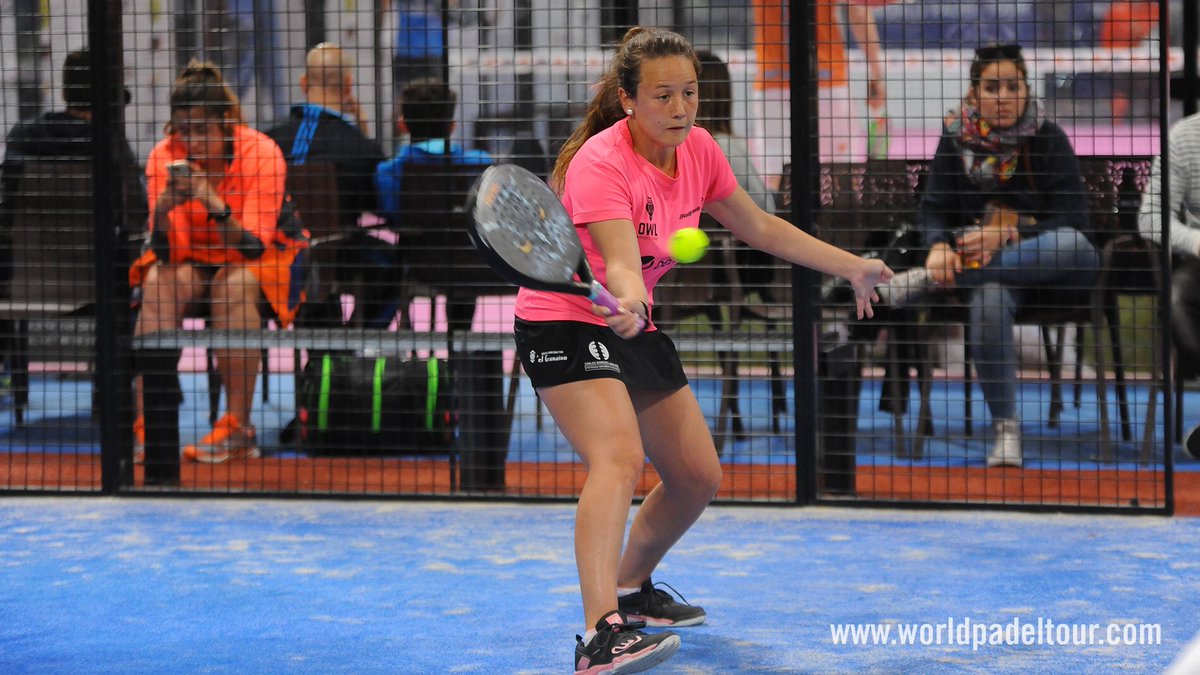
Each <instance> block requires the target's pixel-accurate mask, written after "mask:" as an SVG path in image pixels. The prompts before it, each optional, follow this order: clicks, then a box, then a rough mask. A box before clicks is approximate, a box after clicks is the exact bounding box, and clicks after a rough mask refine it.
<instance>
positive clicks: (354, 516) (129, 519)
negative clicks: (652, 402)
mask: <svg viewBox="0 0 1200 675" xmlns="http://www.w3.org/2000/svg"><path fill="white" fill-rule="evenodd" d="M573 517H574V511H573V507H572V506H570V505H562V504H551V505H522V504H499V505H497V504H461V503H458V504H451V503H446V502H337V501H300V500H292V501H254V500H182V499H167V500H160V499H141V498H122V499H111V498H86V497H83V498H81V497H44V498H42V497H39V498H35V497H12V498H6V499H3V500H0V672H3V673H13V674H19V673H63V674H72V675H74V674H77V673H122V674H124V673H154V674H161V673H237V674H242V673H320V674H322V675H325V674H331V673H431V674H444V673H488V674H491V673H517V674H527V675H533V674H539V673H566V672H570V669H571V667H572V653H573V651H572V650H573V643H574V635H575V634H576V633H578V632H580V631H581V630H582V629H583V625H582V623H583V621H582V617H581V609H580V602H579V593H578V587H577V583H576V578H575V568H574V562H573V558H572V553H571V551H572V548H571V546H572V545H571V528H572V523H573ZM1197 540H1200V520H1198V519H1180V518H1159V517H1140V518H1139V517H1120V516H1098V515H1086V516H1085V515H1073V516H1066V515H1050V514H1014V513H986V512H965V511H959V512H952V513H946V512H914V511H875V510H861V509H858V510H856V509H829V508H805V509H797V508H767V507H753V508H749V507H747V508H735V507H714V508H711V509H709V511H708V512H707V513H706V514H705V515H704V516H703V517H702V518H701V520H700V522H699V523H697V525H696V526H695V527H694V528H693V529H692V531H691V532H690V533H689V534H688V535H687V536H686V537H685V538H684V539H683V540H682V541H681V542H680V543H679V544H678V545H677V546H676V548H675V549H674V550H673V552H672V553H671V554H670V555H669V556H668V557H667V559H666V560H665V561H664V563H663V564H662V566H661V567H660V569H659V571H658V572H657V574H656V580H659V581H664V582H667V583H669V584H671V585H672V586H673V587H674V588H676V589H678V590H679V591H680V592H681V593H683V594H684V595H685V596H686V597H687V599H688V600H689V601H691V602H693V603H695V604H699V605H702V606H704V607H705V608H706V610H707V611H708V615H709V618H708V621H707V623H705V624H704V625H702V626H698V627H693V628H687V629H681V631H680V632H681V635H682V639H683V646H682V648H681V649H680V651H679V653H678V654H676V655H675V657H674V658H672V659H671V660H670V661H668V662H667V663H665V664H663V665H662V666H660V667H658V668H657V669H655V670H654V671H653V672H655V673H664V674H665V673H686V674H689V675H708V674H711V675H718V674H719V675H727V674H731V673H979V674H987V675H993V674H998V673H1021V674H1025V673H1157V672H1161V671H1162V670H1163V668H1164V667H1166V666H1167V664H1168V663H1169V662H1170V661H1171V660H1172V658H1174V656H1175V655H1176V654H1177V653H1178V652H1179V651H1180V650H1181V649H1182V648H1183V646H1184V644H1185V643H1187V642H1188V641H1189V640H1190V639H1191V638H1192V636H1193V634H1194V633H1195V632H1196V630H1197V627H1198V624H1197V620H1196V616H1197V614H1196V607H1197V606H1198V604H1200V584H1197V583H1196V579H1197V578H1200V562H1198V561H1197V557H1196V541H1197ZM1047 622H1051V623H1050V624H1049V626H1053V627H1052V628H1051V627H1048V624H1047ZM964 624H965V625H971V626H974V627H975V628H978V627H979V626H985V627H987V628H986V629H985V630H986V632H984V633H978V634H977V633H975V628H972V629H971V631H970V632H963V631H962V630H961V629H959V630H957V631H956V630H954V629H953V627H954V626H962V625H964ZM939 625H940V626H941V627H942V628H941V629H939V628H938V626H939ZM1024 625H1030V626H1035V627H1036V626H1041V628H1033V629H1031V630H1032V631H1034V632H1029V633H1028V635H1029V638H1028V639H1029V642H1028V643H1022V642H1021V641H1022V640H1023V639H1024V637H1023V634H1022V633H1020V632H1018V631H1019V630H1023V628H1021V627H1022V626H1024ZM1092 625H1096V626H1098V629H1089V627H1090V626H1092ZM831 626H832V628H831ZM872 626H874V627H875V628H874V629H873V630H874V631H875V632H874V633H870V634H868V633H859V635H861V636H867V635H874V636H876V638H875V640H874V641H879V642H882V643H880V644H875V643H873V642H874V641H873V640H871V639H870V638H868V637H864V641H865V642H867V644H859V645H851V644H839V643H835V640H834V638H833V634H834V631H835V630H837V631H839V634H842V635H847V636H848V635H850V634H849V633H842V632H841V631H844V630H847V628H846V627H850V629H853V630H860V631H861V630H868V629H869V628H870V627H872ZM886 626H891V629H886V630H887V633H886V636H885V637H886V639H880V636H884V635H885V634H884V633H883V632H882V631H883V630H885V629H884V628H881V627H886ZM1009 626H1016V628H1009ZM1062 626H1071V628H1070V629H1068V631H1067V632H1066V633H1063V632H1061V631H1060V630H1059V629H1061V627H1062ZM1077 626H1078V627H1082V628H1077ZM861 627H867V628H861ZM1110 627H1115V629H1112V630H1110ZM939 630H940V633H939V632H938V631H939ZM1006 630H1007V631H1009V632H1010V633H1012V635H1013V637H1014V638H1015V642H1016V643H1015V644H1014V643H1005V642H1004V640H1005V639H1006V637H1005V635H1004V631H1006ZM1072 630H1073V631H1074V633H1071V631H1072ZM901 631H904V635H907V636H909V638H911V640H912V641H914V642H915V643H916V644H899V642H900V641H902V640H904V639H905V638H902V637H900V636H901ZM991 631H997V632H996V633H995V634H996V635H997V637H996V638H994V640H995V641H996V643H992V640H993V638H992V637H990V636H991V635H992V632H991ZM1039 631H1040V633H1039ZM956 633H957V634H959V635H956ZM1039 634H1040V635H1041V636H1042V637H1041V641H1042V643H1041V644H1038V643H1037V641H1036V640H1037V638H1036V636H1037V635H1039ZM937 635H940V636H941V644H938V642H937V637H936V636H937ZM977 635H982V636H984V637H985V640H984V641H985V642H987V643H986V644H978V645H973V644H971V643H972V642H973V641H975V640H976V637H977ZM1072 635H1077V636H1078V638H1079V639H1078V640H1076V639H1074V638H1073V637H1072ZM951 636H955V637H953V638H952V637H951ZM960 636H961V637H962V638H963V639H964V641H965V642H966V643H965V644H961V643H958V642H956V640H957V639H958V637H960ZM1064 636H1065V637H1066V640H1065V642H1067V644H1058V641H1059V640H1058V638H1060V637H1064ZM1109 636H1114V637H1115V639H1116V641H1117V643H1116V644H1113V643H1112V642H1111V641H1109V640H1108V637H1109ZM922 638H928V640H923V639H922ZM1047 638H1048V640H1049V641H1053V642H1055V644H1047ZM847 639H850V638H849V637H847ZM1097 639H1099V640H1102V641H1104V642H1105V643H1104V644H1100V643H1099V642H1098V641H1097ZM1147 642H1149V643H1150V644H1146V643H1147ZM1130 643H1132V644H1130Z"/></svg>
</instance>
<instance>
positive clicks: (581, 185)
mask: <svg viewBox="0 0 1200 675" xmlns="http://www.w3.org/2000/svg"><path fill="white" fill-rule="evenodd" d="M628 124H629V123H628V120H625V119H623V120H621V121H619V122H617V123H616V124H614V125H612V126H611V127H609V128H607V129H605V130H604V131H601V132H600V133H598V134H596V135H595V136H593V137H591V138H590V139H588V141H587V142H586V143H584V144H583V147H581V148H580V149H579V152H578V153H577V154H576V155H575V157H574V158H572V160H571V165H570V166H569V167H568V168H567V180H566V189H565V190H564V191H563V205H565V206H566V207H567V213H570V214H571V220H572V221H573V222H574V223H575V228H576V231H577V232H578V233H579V239H580V241H581V242H583V250H584V252H585V253H586V255H587V259H588V263H589V264H590V265H591V266H592V273H593V274H595V275H596V279H597V280H599V281H600V283H602V284H604V285H605V286H606V287H607V285H608V284H607V275H606V270H605V268H604V259H603V258H602V257H601V256H600V252H599V251H598V250H597V248H596V245H595V243H594V242H592V236H591V234H590V233H589V232H588V229H587V225H588V224H589V223H596V222H600V221H602V220H628V221H629V222H630V223H631V227H634V228H636V230H637V240H638V251H639V252H640V254H641V257H642V279H643V280H644V281H645V283H646V290H648V291H650V299H651V305H653V302H654V285H655V284H656V283H658V280H659V279H661V278H662V276H663V275H664V274H666V273H667V270H669V269H671V268H672V267H674V266H675V260H674V258H672V257H671V254H670V253H669V252H668V250H667V242H668V241H669V240H670V238H671V235H672V234H673V233H674V232H675V231H676V230H679V229H681V228H684V227H698V226H699V224H700V211H701V210H702V209H703V208H704V206H705V205H706V204H708V203H709V202H719V201H721V200H722V199H725V198H726V197H728V196H729V195H731V194H733V191H734V190H735V189H736V188H737V185H738V184H737V177H736V176H734V174H733V169H731V168H730V167H729V160H727V159H726V158H725V155H724V153H722V152H721V147H720V146H719V145H717V143H716V141H714V140H713V138H712V136H710V135H709V133H708V132H707V131H705V130H704V129H701V128H700V127H692V130H691V132H690V133H688V136H687V140H685V141H684V142H683V144H682V145H680V146H679V147H678V148H676V150H675V159H676V166H677V169H676V172H675V173H676V177H675V178H671V177H670V176H667V175H666V174H664V173H663V172H662V171H660V170H658V169H657V168H656V167H654V166H653V165H651V164H650V162H648V161H646V159H645V158H643V157H642V156H641V155H639V154H637V153H636V152H635V151H634V149H633V140H632V138H631V137H630V135H629V126H628ZM516 315H517V316H518V317H520V318H522V319H524V320H526V321H582V322H584V323H592V324H597V325H604V319H603V317H599V316H596V315H595V314H592V304H591V302H590V301H588V299H587V298H585V297H583V296H579V295H570V294H566V293H551V292H546V291H534V290H530V289H528V288H522V289H521V290H520V292H519V293H517V304H516ZM651 328H652V327H651Z"/></svg>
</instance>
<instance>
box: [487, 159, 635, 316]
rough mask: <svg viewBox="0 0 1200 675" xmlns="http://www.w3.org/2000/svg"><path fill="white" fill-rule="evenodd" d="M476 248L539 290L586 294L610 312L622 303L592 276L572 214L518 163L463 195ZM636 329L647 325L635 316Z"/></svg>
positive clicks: (494, 171) (493, 171) (514, 279)
mask: <svg viewBox="0 0 1200 675" xmlns="http://www.w3.org/2000/svg"><path fill="white" fill-rule="evenodd" d="M467 208H469V209H471V216H472V217H471V218H468V219H467V221H468V223H469V226H468V230H469V233H470V235H471V241H472V242H473V243H474V244H475V248H477V249H479V252H480V254H481V255H482V256H483V259H484V260H485V261H487V264H488V265H489V266H490V267H491V268H492V269H493V270H494V271H495V272H496V274H499V275H500V276H501V277H503V278H504V279H505V280H506V281H509V282H511V283H514V284H516V285H518V286H524V287H525V288H531V289H534V290H538V291H552V292H556V293H571V294H573V295H582V296H585V297H587V299H589V300H591V301H592V302H594V303H595V304H597V305H600V306H601V307H607V308H608V309H609V310H610V311H612V312H613V313H614V314H615V313H617V312H619V311H621V305H620V303H619V302H617V299H616V298H615V297H613V294H612V293H609V292H608V289H606V288H605V287H604V286H603V285H601V284H600V282H599V281H596V278H595V277H594V276H593V275H592V268H591V266H590V265H588V261H587V255H585V254H584V251H583V244H582V243H580V241H579V235H578V233H576V232H575V224H574V223H572V222H571V216H570V215H569V214H568V213H567V210H566V209H565V208H564V207H563V205H562V202H561V201H559V199H558V196H557V195H555V194H554V192H553V191H551V190H550V188H549V186H547V185H546V183H545V182H544V181H543V180H542V179H541V178H538V177H537V176H535V175H534V174H533V173H531V172H530V171H528V170H526V169H523V168H521V167H519V166H517V165H516V164H495V165H493V166H490V167H488V168H487V170H485V171H484V172H483V174H482V175H481V176H479V179H478V180H476V181H475V185H474V187H473V188H472V189H471V194H470V196H469V198H468V199H467ZM634 318H636V319H637V321H638V329H639V330H640V329H641V328H643V327H644V326H645V321H644V320H643V319H642V317H641V316H638V315H636V314H635V315H634Z"/></svg>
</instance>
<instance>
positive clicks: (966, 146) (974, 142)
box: [945, 98, 1042, 190]
mask: <svg viewBox="0 0 1200 675" xmlns="http://www.w3.org/2000/svg"><path fill="white" fill-rule="evenodd" d="M1041 126H1042V102H1041V101H1039V100H1037V99H1035V98H1031V99H1030V100H1029V103H1028V104H1027V105H1026V106H1025V114H1024V115H1022V116H1021V119H1020V120H1018V121H1017V123H1016V124H1014V125H1012V126H1011V127H1009V128H1007V129H997V128H995V127H993V126H992V125H990V124H988V122H987V120H984V119H983V118H981V117H980V115H979V108H978V107H976V106H975V105H974V104H973V103H970V102H969V101H967V100H966V99H963V102H962V106H961V108H960V109H959V110H957V111H955V110H951V111H950V112H949V114H947V115H946V119H945V129H946V132H947V133H949V134H951V135H953V136H955V137H957V138H958V147H959V152H960V154H961V155H962V161H963V168H964V169H965V170H966V172H967V178H969V179H971V182H972V183H974V184H975V185H977V186H979V188H980V189H982V190H994V189H995V188H996V187H997V186H998V185H1000V184H1001V183H1004V182H1005V181H1007V180H1008V179H1009V178H1012V175H1013V173H1015V172H1016V170H1017V164H1018V163H1019V162H1020V159H1021V147H1022V145H1023V144H1024V143H1025V141H1027V140H1029V139H1030V138H1032V137H1033V136H1034V135H1035V134H1036V133H1037V130H1038V129H1039V128H1040V127H1041Z"/></svg>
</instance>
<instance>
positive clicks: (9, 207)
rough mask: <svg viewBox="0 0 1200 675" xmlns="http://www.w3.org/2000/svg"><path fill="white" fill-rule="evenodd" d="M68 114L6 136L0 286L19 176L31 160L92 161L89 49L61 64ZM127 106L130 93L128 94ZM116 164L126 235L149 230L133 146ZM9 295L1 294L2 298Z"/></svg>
mask: <svg viewBox="0 0 1200 675" xmlns="http://www.w3.org/2000/svg"><path fill="white" fill-rule="evenodd" d="M62 97H63V101H65V102H66V104H67V107H66V109H65V110H58V111H52V112H48V113H44V114H43V115H42V116H41V117H40V118H38V119H37V120H33V121H30V122H21V123H19V124H17V125H16V126H15V127H13V128H12V130H11V131H9V133H8V141H7V143H8V145H7V150H6V151H5V155H4V162H3V164H0V286H3V285H5V284H7V282H8V281H9V280H10V279H11V278H12V268H11V263H10V260H9V256H11V255H12V246H11V243H10V242H9V234H8V233H9V232H10V230H11V228H12V222H13V216H14V209H15V206H16V201H15V200H17V199H18V198H20V195H18V194H17V185H18V184H19V183H20V178H21V173H22V171H23V170H24V164H25V161H27V160H34V159H62V160H72V159H75V160H87V159H90V158H91V156H92V145H91V144H92V101H91V99H92V75H91V57H90V56H89V55H88V52H87V50H80V51H74V52H71V53H70V54H67V58H66V60H65V61H64V62H63V91H62ZM125 102H126V103H129V91H128V90H126V92H125ZM117 153H118V156H117V162H118V166H119V168H120V170H121V174H122V176H123V177H124V181H123V184H124V186H125V197H126V217H125V231H126V232H130V233H136V232H142V231H144V230H145V229H146V215H147V214H146V208H147V207H146V187H145V184H144V181H143V177H142V171H141V168H140V165H139V164H138V162H137V160H136V159H135V158H134V155H133V150H132V149H131V148H130V147H129V142H128V141H124V142H122V143H120V144H119V145H118V148H117ZM4 292H5V290H2V289H0V293H4Z"/></svg>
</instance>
